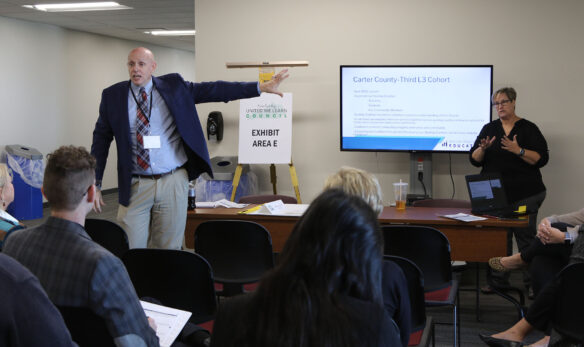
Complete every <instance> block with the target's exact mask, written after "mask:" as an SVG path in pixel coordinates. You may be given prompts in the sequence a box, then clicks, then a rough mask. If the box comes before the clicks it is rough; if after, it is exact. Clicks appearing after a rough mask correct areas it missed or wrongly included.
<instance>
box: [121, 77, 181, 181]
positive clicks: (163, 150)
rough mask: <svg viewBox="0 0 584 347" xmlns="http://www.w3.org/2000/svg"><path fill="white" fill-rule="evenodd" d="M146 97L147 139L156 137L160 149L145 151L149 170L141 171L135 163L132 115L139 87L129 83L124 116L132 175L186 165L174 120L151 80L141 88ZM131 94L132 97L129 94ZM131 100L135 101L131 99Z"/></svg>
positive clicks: (133, 117)
mask: <svg viewBox="0 0 584 347" xmlns="http://www.w3.org/2000/svg"><path fill="white" fill-rule="evenodd" d="M144 89H145V90H146V94H148V107H150V105H152V107H151V110H149V113H148V114H147V115H146V117H148V118H149V120H150V136H160V148H151V149H148V152H149V154H150V167H149V168H148V169H147V170H144V169H142V168H141V167H140V166H138V164H137V162H136V153H137V150H136V146H137V143H136V142H137V140H136V112H137V107H138V104H137V103H136V101H137V100H138V101H139V98H140V87H139V86H136V85H134V84H133V83H130V91H129V92H128V116H129V120H130V138H131V139H132V153H134V155H133V156H132V165H133V168H134V169H133V170H132V173H133V174H136V175H156V174H163V173H167V172H170V171H172V170H174V169H176V168H178V167H180V166H182V165H183V164H184V163H186V162H187V155H186V153H185V150H184V147H183V144H182V140H181V137H180V134H179V132H178V129H177V128H176V124H175V123H174V119H173V117H172V115H171V114H170V111H169V110H168V107H167V106H166V103H165V102H164V100H163V99H162V96H161V95H160V93H158V91H157V90H156V88H154V86H153V83H152V79H150V81H149V82H148V84H146V86H144ZM132 93H133V94H132ZM134 97H135V98H134Z"/></svg>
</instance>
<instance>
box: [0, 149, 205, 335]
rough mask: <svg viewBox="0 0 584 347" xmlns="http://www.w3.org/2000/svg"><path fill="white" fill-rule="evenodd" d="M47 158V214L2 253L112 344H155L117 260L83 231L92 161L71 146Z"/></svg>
mask: <svg viewBox="0 0 584 347" xmlns="http://www.w3.org/2000/svg"><path fill="white" fill-rule="evenodd" d="M47 158H48V162H47V166H46V169H45V177H44V180H43V187H42V191H43V194H44V196H45V197H46V198H47V200H48V201H49V206H50V210H51V216H50V217H49V218H48V219H47V221H46V222H45V223H44V224H43V225H41V226H38V227H36V228H31V229H23V230H19V231H17V232H14V233H13V234H12V235H11V236H10V238H8V240H7V242H6V244H5V245H4V252H5V254H7V255H9V256H11V257H13V258H15V259H16V260H18V261H19V262H20V263H22V264H23V265H24V266H26V267H27V268H28V269H29V270H30V271H31V272H32V273H34V274H35V275H36V276H37V277H38V279H39V281H40V283H41V284H42V286H43V287H44V289H45V291H46V292H47V294H48V296H49V298H51V300H52V301H53V303H54V304H55V305H57V306H72V307H87V308H89V309H91V310H92V311H93V312H95V313H96V314H97V315H98V316H100V317H102V318H103V319H104V320H105V322H106V325H107V328H108V331H109V332H110V334H111V335H112V336H113V337H114V342H115V344H116V345H117V346H159V341H158V337H157V336H156V331H155V329H156V325H155V323H154V321H153V320H151V319H149V318H147V317H146V315H145V313H144V310H143V309H142V306H141V305H140V301H139V300H138V297H137V296H136V291H135V290H134V287H133V286H132V282H131V281H130V278H129V276H128V273H127V271H126V268H125V267H124V265H123V263H122V261H121V260H120V259H119V258H118V257H116V256H115V255H113V254H112V253H110V252H109V251H107V250H106V249H105V248H103V247H101V246H100V245H98V244H97V243H95V242H93V241H92V240H91V238H90V237H89V235H88V234H87V233H86V232H85V229H84V228H83V225H84V223H85V217H86V215H87V214H88V213H89V211H91V210H92V208H93V205H94V202H95V199H96V187H95V165H96V163H95V158H93V157H92V156H91V155H90V154H89V153H88V152H87V151H86V150H85V149H84V148H83V147H73V146H64V147H61V148H59V149H57V150H56V151H55V152H53V153H52V154H49V155H48V156H47ZM187 329H188V331H189V333H190V334H189V335H188V336H185V335H184V334H183V338H184V342H185V343H189V344H193V345H196V342H197V341H198V339H199V337H200V334H199V332H201V331H203V332H205V331H204V330H202V329H201V328H198V327H196V326H195V327H193V326H188V327H185V329H184V330H183V333H184V332H185V330H187ZM195 335H196V336H195ZM206 335H207V338H208V336H209V334H208V333H206ZM190 341H192V342H190ZM201 342H202V341H201ZM207 342H208V341H207ZM179 345H180V344H179Z"/></svg>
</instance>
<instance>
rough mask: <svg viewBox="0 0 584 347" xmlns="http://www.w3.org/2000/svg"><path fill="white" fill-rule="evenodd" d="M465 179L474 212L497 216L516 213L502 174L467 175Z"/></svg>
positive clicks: (508, 215) (509, 215)
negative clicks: (507, 193) (506, 191)
mask: <svg viewBox="0 0 584 347" xmlns="http://www.w3.org/2000/svg"><path fill="white" fill-rule="evenodd" d="M465 179H466V187H467V188H468V196H469V197H470V203H471V209H472V213H473V214H479V215H490V216H495V217H511V216H514V215H516V213H514V212H513V206H511V205H509V203H508V202H507V196H506V195H505V188H504V187H503V182H502V180H501V176H500V175H498V174H480V175H467V176H465Z"/></svg>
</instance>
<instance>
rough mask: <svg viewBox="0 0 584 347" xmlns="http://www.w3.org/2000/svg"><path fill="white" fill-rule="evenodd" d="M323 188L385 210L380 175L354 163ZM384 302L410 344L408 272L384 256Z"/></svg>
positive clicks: (402, 338)
mask: <svg viewBox="0 0 584 347" xmlns="http://www.w3.org/2000/svg"><path fill="white" fill-rule="evenodd" d="M324 189H325V190H327V189H340V190H342V191H344V192H345V193H346V194H348V195H351V196H356V197H359V198H361V199H362V200H364V201H365V202H366V203H367V204H368V205H369V206H371V208H372V209H373V211H375V213H376V214H377V215H378V216H379V215H380V214H381V212H382V211H383V193H382V192H381V186H380V185H379V181H378V180H377V177H375V176H374V175H372V174H371V173H369V172H367V171H364V170H361V169H357V168H354V167H348V166H344V167H342V168H341V169H340V170H339V171H337V172H336V173H334V174H332V175H330V176H329V177H328V178H327V179H326V181H325V183H324ZM381 277H382V283H381V286H382V287H381V290H382V294H383V305H384V307H385V310H386V312H387V313H388V314H389V316H390V317H391V318H392V319H393V320H394V321H395V323H396V324H397V326H398V327H399V330H400V339H401V342H402V345H403V346H404V347H405V346H407V345H408V342H409V339H410V331H411V307H410V296H409V294H408V287H407V282H406V278H405V275H404V273H403V271H402V270H401V268H400V267H399V266H398V265H397V264H395V263H394V262H392V261H389V260H384V261H383V265H382V270H381Z"/></svg>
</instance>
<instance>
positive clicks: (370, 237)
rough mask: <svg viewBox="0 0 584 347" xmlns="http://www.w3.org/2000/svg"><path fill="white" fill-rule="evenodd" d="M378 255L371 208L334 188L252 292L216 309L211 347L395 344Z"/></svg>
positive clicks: (380, 246) (378, 240)
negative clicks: (383, 294)
mask: <svg viewBox="0 0 584 347" xmlns="http://www.w3.org/2000/svg"><path fill="white" fill-rule="evenodd" d="M382 252H383V236H382V234H381V231H380V230H379V226H378V224H377V214H376V213H375V212H373V210H372V209H371V207H370V206H369V205H368V204H367V203H365V201H363V200H362V199H361V198H359V197H356V196H349V195H347V194H346V193H344V192H342V191H340V190H327V191H325V192H323V193H322V194H321V195H319V197H317V198H316V199H315V200H314V201H313V202H312V204H311V205H310V207H309V208H308V210H307V211H306V212H305V213H304V215H303V216H302V217H301V218H300V220H299V221H298V223H296V225H295V227H294V229H293V230H292V233H291V234H290V237H289V238H288V241H286V245H285V246H284V249H283V251H282V253H281V257H280V263H279V265H278V266H277V267H276V268H275V269H274V270H272V271H271V272H270V273H269V274H268V275H267V276H266V277H265V278H263V279H262V280H261V282H260V285H259V287H258V289H257V290H256V291H255V292H254V293H252V294H248V295H242V296H238V297H234V298H231V299H229V300H226V301H225V303H224V304H223V305H222V306H221V308H220V310H219V314H218V316H217V319H216V320H215V325H214V327H213V337H212V339H211V346H213V347H216V346H238V347H246V346H254V347H268V346H269V347H271V346H279V347H287V346H289V347H308V346H322V347H342V346H347V347H349V346H351V347H352V346H368V347H370V346H396V347H398V346H401V342H400V340H399V331H398V329H397V326H396V325H395V323H394V322H393V320H392V319H391V318H390V317H389V315H388V314H387V312H386V311H385V310H384V308H383V299H382V293H381V264H382V259H383V256H382Z"/></svg>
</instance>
